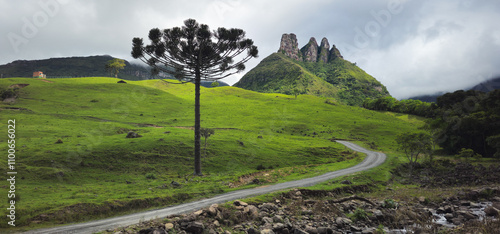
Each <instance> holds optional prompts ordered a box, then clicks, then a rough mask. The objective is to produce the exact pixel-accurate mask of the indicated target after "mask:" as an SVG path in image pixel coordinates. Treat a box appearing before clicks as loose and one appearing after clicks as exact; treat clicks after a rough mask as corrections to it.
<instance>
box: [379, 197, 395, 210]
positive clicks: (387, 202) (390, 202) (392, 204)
mask: <svg viewBox="0 0 500 234" xmlns="http://www.w3.org/2000/svg"><path fill="white" fill-rule="evenodd" d="M382 207H384V208H388V209H395V208H397V207H398V203H397V202H395V201H394V200H392V199H385V200H384V203H383V204H382Z"/></svg>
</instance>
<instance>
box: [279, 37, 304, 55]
mask: <svg viewBox="0 0 500 234" xmlns="http://www.w3.org/2000/svg"><path fill="white" fill-rule="evenodd" d="M278 52H281V53H283V54H285V55H286V56H287V57H289V58H292V59H294V60H297V61H302V54H301V53H300V51H299V43H298V41H297V36H296V35H295V34H293V33H290V34H286V33H285V34H283V36H281V44H280V49H279V50H278Z"/></svg>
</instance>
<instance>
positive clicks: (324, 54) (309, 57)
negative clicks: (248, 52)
mask: <svg viewBox="0 0 500 234" xmlns="http://www.w3.org/2000/svg"><path fill="white" fill-rule="evenodd" d="M278 52H281V53H283V54H285V55H286V56H287V57H289V58H291V59H294V60H297V61H305V62H320V61H321V62H324V63H328V62H331V61H333V60H335V59H336V58H342V59H343V57H342V55H341V54H340V51H339V50H338V49H337V47H335V45H332V49H331V50H330V43H328V39H326V38H325V37H324V38H323V39H322V40H321V45H320V46H318V43H317V42H316V39H315V38H314V37H311V39H309V43H307V45H305V46H304V47H302V48H301V49H300V50H299V49H298V41H297V36H296V35H295V34H293V33H290V34H286V33H285V34H283V36H282V37H281V44H280V49H279V50H278Z"/></svg>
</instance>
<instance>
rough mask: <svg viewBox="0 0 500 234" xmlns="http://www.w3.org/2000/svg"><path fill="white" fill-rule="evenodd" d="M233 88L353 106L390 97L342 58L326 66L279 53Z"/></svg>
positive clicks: (357, 68) (375, 82) (376, 82)
mask: <svg viewBox="0 0 500 234" xmlns="http://www.w3.org/2000/svg"><path fill="white" fill-rule="evenodd" d="M234 86H236V87H240V88H244V89H248V90H254V91H258V92H266V93H284V94H294V95H295V94H297V95H298V94H309V95H315V96H320V97H333V98H336V99H337V100H339V101H341V102H343V103H345V104H347V105H356V106H361V105H362V104H363V101H364V100H365V99H366V98H378V97H384V96H387V95H389V93H388V92H387V89H386V88H385V87H384V86H383V85H382V84H381V83H380V82H378V81H377V80H376V79H375V78H373V77H372V76H370V75H368V74H367V73H366V72H364V71H363V70H362V69H360V68H359V67H357V66H356V65H354V64H353V63H351V62H349V61H346V60H344V59H342V58H336V59H334V60H333V61H330V62H328V63H323V62H298V61H295V60H292V59H290V58H288V57H287V56H285V55H284V54H282V53H273V54H271V55H269V56H268V57H266V58H265V59H263V60H262V61H261V62H260V63H259V65H258V66H257V67H255V68H254V69H252V70H250V71H249V72H248V73H247V74H245V76H243V78H242V79H241V80H240V81H239V82H238V83H236V84H235V85H234ZM296 89H297V90H296ZM297 91H298V92H297Z"/></svg>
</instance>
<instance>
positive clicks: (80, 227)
mask: <svg viewBox="0 0 500 234" xmlns="http://www.w3.org/2000/svg"><path fill="white" fill-rule="evenodd" d="M337 142H338V143H340V144H343V145H345V146H346V147H348V148H350V149H352V150H354V151H358V152H361V153H365V154H366V158H365V160H364V161H363V162H361V163H359V164H357V165H356V166H353V167H350V168H346V169H343V170H338V171H332V172H328V173H326V174H323V175H320V176H316V177H312V178H307V179H302V180H296V181H290V182H285V183H281V184H275V185H270V186H266V187H258V188H252V189H243V190H238V191H234V192H229V193H225V194H221V195H218V196H215V197H212V198H207V199H203V200H200V201H195V202H190V203H186V204H182V205H177V206H171V207H167V208H163V209H158V210H151V211H145V212H141V213H136V214H130V215H125V216H119V217H114V218H108V219H103V220H97V221H91V222H87V223H79V224H71V225H67V226H61V227H54V228H47V229H39V230H33V231H29V232H26V233H51V234H52V233H64V234H66V233H94V232H99V231H104V230H108V229H111V230H113V229H115V228H118V227H124V226H128V225H133V224H137V223H139V222H140V221H141V220H151V219H156V218H163V217H166V216H169V215H175V214H182V213H189V212H192V211H196V210H200V209H202V208H205V207H208V206H210V205H212V204H215V203H224V202H227V201H232V200H236V199H242V198H245V197H251V196H256V195H261V194H266V193H270V192H275V191H279V190H285V189H290V188H296V187H307V186H312V185H315V184H318V183H321V182H324V181H327V180H330V179H333V178H335V177H339V176H344V175H347V174H351V173H354V172H359V171H364V170H367V169H370V168H374V167H376V166H378V165H380V164H382V163H383V162H384V161H385V159H386V155H385V154H384V153H380V152H374V151H369V150H367V149H365V148H363V147H361V146H358V145H356V144H354V143H351V142H347V141H337Z"/></svg>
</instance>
